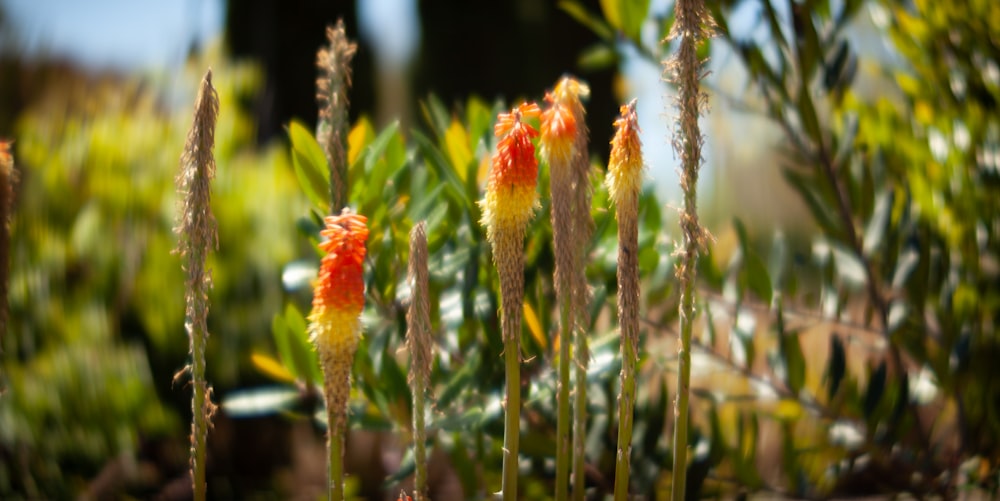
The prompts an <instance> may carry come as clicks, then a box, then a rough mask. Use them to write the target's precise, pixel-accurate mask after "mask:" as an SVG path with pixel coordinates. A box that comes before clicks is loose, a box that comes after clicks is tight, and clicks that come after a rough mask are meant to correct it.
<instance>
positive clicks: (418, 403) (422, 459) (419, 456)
mask: <svg viewBox="0 0 1000 501" xmlns="http://www.w3.org/2000/svg"><path fill="white" fill-rule="evenodd" d="M416 386H417V387H416V388H414V394H413V429H414V430H415V435H416V436H415V438H414V442H415V444H414V447H415V448H416V458H415V461H416V478H415V479H414V485H415V486H414V489H413V493H414V497H415V498H416V500H417V501H424V500H425V499H426V496H425V493H426V492H427V450H426V448H427V446H426V444H425V443H424V442H426V441H427V432H426V430H425V424H424V405H425V401H426V396H425V395H424V392H425V388H424V387H423V385H422V384H420V383H417V385H416Z"/></svg>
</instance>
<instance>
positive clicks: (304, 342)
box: [285, 303, 323, 383]
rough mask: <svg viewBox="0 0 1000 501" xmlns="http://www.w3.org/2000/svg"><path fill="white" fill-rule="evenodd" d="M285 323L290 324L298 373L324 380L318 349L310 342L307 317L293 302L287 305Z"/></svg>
mask: <svg viewBox="0 0 1000 501" xmlns="http://www.w3.org/2000/svg"><path fill="white" fill-rule="evenodd" d="M285 324H286V325H287V326H288V334H289V336H288V339H289V348H290V349H291V356H292V360H294V363H295V367H296V374H299V375H300V377H303V378H307V380H308V381H312V382H316V383H320V382H322V381H323V375H322V373H321V372H320V368H319V359H318V358H317V357H316V350H314V349H313V345H312V343H311V342H309V333H308V329H307V327H306V319H305V317H303V316H302V313H301V312H299V309H298V308H296V307H295V305H294V304H292V303H288V305H287V306H286V307H285Z"/></svg>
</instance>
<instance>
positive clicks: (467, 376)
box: [436, 357, 479, 409]
mask: <svg viewBox="0 0 1000 501" xmlns="http://www.w3.org/2000/svg"><path fill="white" fill-rule="evenodd" d="M478 360H479V359H478V357H474V358H471V359H470V360H469V361H468V362H467V363H466V364H465V365H463V366H462V368H461V369H459V370H458V372H456V373H455V374H454V375H453V376H452V377H451V380H450V381H448V384H446V385H445V387H444V390H443V391H442V392H441V395H440V396H439V397H438V399H437V404H436V405H437V407H438V408H439V409H446V408H448V406H449V405H450V404H451V402H452V401H453V400H455V397H457V396H459V395H460V394H461V393H462V391H463V390H467V389H469V388H470V387H471V386H472V383H473V376H474V375H475V373H476V367H477V366H478V365H479V363H478Z"/></svg>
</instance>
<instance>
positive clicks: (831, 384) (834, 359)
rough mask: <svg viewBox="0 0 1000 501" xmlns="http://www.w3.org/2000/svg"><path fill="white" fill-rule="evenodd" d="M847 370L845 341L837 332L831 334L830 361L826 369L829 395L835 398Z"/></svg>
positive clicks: (831, 398)
mask: <svg viewBox="0 0 1000 501" xmlns="http://www.w3.org/2000/svg"><path fill="white" fill-rule="evenodd" d="M846 372H847V353H846V352H845V351H844V342H843V341H841V340H840V336H838V335H836V334H832V335H830V363H829V365H828V366H827V369H826V377H827V383H828V385H827V389H828V391H827V396H828V397H829V398H830V400H833V397H834V395H836V394H837V390H838V389H839V388H840V383H841V381H843V380H844V374H845V373H846Z"/></svg>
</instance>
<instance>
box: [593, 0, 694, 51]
mask: <svg viewBox="0 0 1000 501" xmlns="http://www.w3.org/2000/svg"><path fill="white" fill-rule="evenodd" d="M601 3H604V2H601ZM618 8H619V9H620V11H621V15H622V31H623V32H625V36H627V37H628V38H629V39H631V40H632V41H634V42H637V43H638V42H640V41H641V40H640V39H641V35H642V23H644V22H645V21H646V14H648V13H649V0H618ZM706 42H707V41H706ZM707 45H708V43H703V44H702V46H707Z"/></svg>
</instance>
